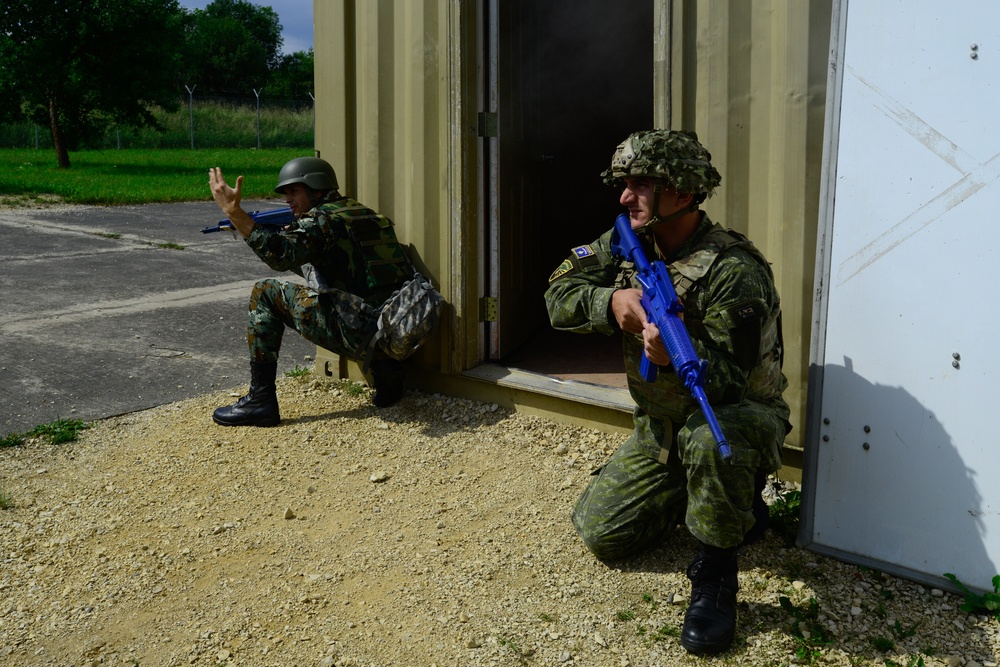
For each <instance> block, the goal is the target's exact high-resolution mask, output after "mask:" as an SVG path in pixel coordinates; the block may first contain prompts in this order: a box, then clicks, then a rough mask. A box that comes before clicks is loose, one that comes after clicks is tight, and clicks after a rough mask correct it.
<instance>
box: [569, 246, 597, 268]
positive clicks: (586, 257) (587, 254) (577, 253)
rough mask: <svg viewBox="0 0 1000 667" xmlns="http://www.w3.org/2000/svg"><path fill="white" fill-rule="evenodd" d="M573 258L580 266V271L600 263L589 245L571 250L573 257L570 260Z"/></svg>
mask: <svg viewBox="0 0 1000 667" xmlns="http://www.w3.org/2000/svg"><path fill="white" fill-rule="evenodd" d="M574 258H575V260H576V261H577V262H578V263H579V264H580V268H581V269H588V268H590V267H592V266H597V265H598V264H600V263H601V260H600V259H599V258H598V257H597V252H596V251H595V250H594V248H593V247H591V246H589V245H582V246H578V247H576V248H573V257H571V258H570V259H574Z"/></svg>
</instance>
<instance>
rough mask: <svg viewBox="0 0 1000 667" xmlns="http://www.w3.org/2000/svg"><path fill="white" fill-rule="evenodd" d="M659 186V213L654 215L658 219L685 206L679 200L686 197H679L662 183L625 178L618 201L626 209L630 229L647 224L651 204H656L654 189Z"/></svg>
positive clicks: (649, 218)
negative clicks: (657, 216)
mask: <svg viewBox="0 0 1000 667" xmlns="http://www.w3.org/2000/svg"><path fill="white" fill-rule="evenodd" d="M656 186H660V187H661V190H660V198H659V211H656V212H655V213H656V214H657V215H659V216H660V217H664V218H665V217H667V216H668V215H670V214H671V213H673V212H674V211H677V210H680V209H681V208H682V207H683V206H686V204H684V203H683V202H682V201H681V200H682V199H685V198H686V197H687V195H681V194H679V193H678V192H677V191H676V190H674V189H673V188H667V187H663V186H662V183H660V182H659V181H656V180H655V179H652V178H631V177H630V178H626V179H625V189H624V190H622V196H621V198H620V199H619V200H618V201H619V202H621V205H622V206H624V207H625V208H627V209H628V215H629V221H630V222H631V223H632V229H637V228H639V227H641V226H643V225H645V224H647V223H648V222H649V221H650V220H651V219H652V217H653V214H654V211H653V204H654V202H656V192H655V190H654V188H655V187H656Z"/></svg>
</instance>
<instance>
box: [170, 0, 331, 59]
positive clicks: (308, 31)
mask: <svg viewBox="0 0 1000 667" xmlns="http://www.w3.org/2000/svg"><path fill="white" fill-rule="evenodd" d="M211 2H212V0H179V4H180V6H181V7H184V8H185V9H204V8H205V7H206V6H207V5H209V4H211ZM250 3H251V4H254V5H257V6H258V7H270V8H271V9H273V10H274V11H275V12H277V14H278V22H279V23H281V38H282V39H283V40H284V44H283V45H282V47H281V52H282V53H294V52H296V51H308V50H309V49H311V48H312V45H313V0H250Z"/></svg>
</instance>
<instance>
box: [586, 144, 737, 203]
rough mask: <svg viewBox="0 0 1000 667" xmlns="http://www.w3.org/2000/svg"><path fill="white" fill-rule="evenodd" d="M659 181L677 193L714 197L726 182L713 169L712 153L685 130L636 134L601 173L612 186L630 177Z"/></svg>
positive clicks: (620, 145)
mask: <svg viewBox="0 0 1000 667" xmlns="http://www.w3.org/2000/svg"><path fill="white" fill-rule="evenodd" d="M630 176H632V177H646V178H658V179H661V180H663V181H664V182H665V183H666V184H667V185H668V186H670V187H672V188H673V189H675V190H676V191H677V192H681V193H684V194H702V195H705V196H706V197H707V196H710V195H711V194H712V191H713V190H715V188H717V187H719V183H721V182H722V176H721V175H719V172H718V171H717V170H716V169H715V167H713V166H712V154H711V153H709V152H708V151H707V150H705V147H704V146H702V145H701V144H700V143H698V135H697V134H695V133H694V132H690V131H685V130H644V131H642V132H633V133H632V134H630V135H629V137H628V139H626V140H625V141H623V142H622V143H620V144H618V148H617V149H616V150H615V154H614V156H612V158H611V167H609V168H608V169H606V170H605V171H603V172H602V173H601V178H602V179H604V182H605V183H607V184H608V185H615V186H620V185H621V182H622V180H623V179H625V178H627V177H630Z"/></svg>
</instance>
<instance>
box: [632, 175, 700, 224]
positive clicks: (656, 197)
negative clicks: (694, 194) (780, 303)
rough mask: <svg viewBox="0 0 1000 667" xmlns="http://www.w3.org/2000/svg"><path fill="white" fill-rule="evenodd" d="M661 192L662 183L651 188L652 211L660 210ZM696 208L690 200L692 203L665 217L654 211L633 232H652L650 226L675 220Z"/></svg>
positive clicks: (695, 203) (696, 204)
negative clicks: (645, 221)
mask: <svg viewBox="0 0 1000 667" xmlns="http://www.w3.org/2000/svg"><path fill="white" fill-rule="evenodd" d="M661 192H663V186H662V185H657V186H655V187H654V188H653V210H654V211H659V210H660V193H661ZM697 210H698V203H697V202H694V201H692V203H691V205H690V206H687V207H685V208H682V209H680V210H678V211H674V212H673V213H671V214H670V215H668V216H666V217H662V218H661V217H660V215H659V214H658V213H654V214H653V215H651V216H650V217H649V222H647V223H646V224H644V225H643V226H642V227H639V228H637V229H636V230H635V233H636V234H652V233H653V230H652V227H654V226H656V225H662V224H663V223H665V222H670V221H671V220H676V219H677V218H680V217H683V216H685V215H687V214H688V213H691V212H692V211H697Z"/></svg>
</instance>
